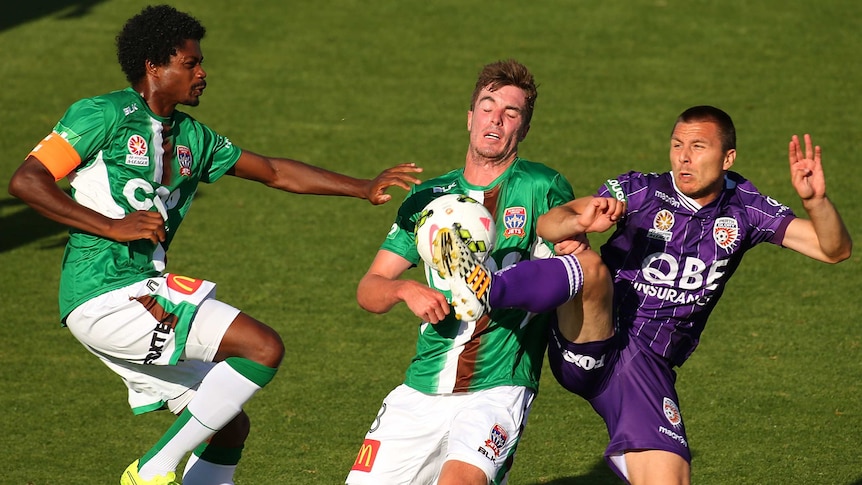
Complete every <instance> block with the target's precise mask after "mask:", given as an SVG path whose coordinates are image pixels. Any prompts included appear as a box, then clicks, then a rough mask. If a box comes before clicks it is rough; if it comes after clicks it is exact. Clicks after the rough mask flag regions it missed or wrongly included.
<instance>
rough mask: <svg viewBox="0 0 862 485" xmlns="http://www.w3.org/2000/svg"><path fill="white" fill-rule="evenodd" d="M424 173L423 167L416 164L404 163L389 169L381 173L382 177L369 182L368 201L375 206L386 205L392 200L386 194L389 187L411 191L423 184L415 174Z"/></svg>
mask: <svg viewBox="0 0 862 485" xmlns="http://www.w3.org/2000/svg"><path fill="white" fill-rule="evenodd" d="M420 172H422V168H421V167H417V166H416V164H415V163H402V164H400V165H396V166H394V167H390V168H387V169H386V170H384V171H382V172H380V175H378V176H377V177H375V178H374V179H372V180H371V181H369V183H368V188H367V189H366V194H367V196H368V197H367V198H368V201H369V202H371V203H372V204H374V205H379V204H384V203H386V202H389V201H390V200H391V199H392V196H391V195H389V194H387V193H386V189H388V188H389V187H392V186H393V185H394V186H398V187H401V188H402V189H404V190H410V186H411V185H413V184H418V183H420V182H421V180H419V179H418V178H416V177H414V176H413V174H414V173H420Z"/></svg>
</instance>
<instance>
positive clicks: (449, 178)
mask: <svg viewBox="0 0 862 485" xmlns="http://www.w3.org/2000/svg"><path fill="white" fill-rule="evenodd" d="M449 193H461V194H466V195H469V196H470V197H472V198H474V199H476V200H477V201H479V202H481V203H482V204H483V205H484V206H485V207H487V208H488V209H489V211H490V212H491V214H493V215H494V216H495V222H496V225H497V240H496V246H495V249H494V251H493V252H492V253H491V255H490V256H491V257H490V258H489V260H487V264H488V265H489V266H490V267H491V269H492V270H493V269H498V268H504V267H507V266H510V265H512V264H515V263H517V262H518V261H521V260H525V259H531V258H536V257H548V256H550V255H551V254H552V251H551V246H550V245H548V244H546V243H544V242H542V241H541V240H540V239H539V238H538V236H537V235H536V221H537V219H538V217H539V216H540V215H542V214H544V213H545V212H547V211H548V210H549V209H550V208H551V207H555V206H557V205H560V204H563V203H565V202H568V201H570V200H572V199H573V198H574V194H573V192H572V187H571V185H570V184H569V182H568V181H567V180H566V179H565V178H564V177H563V176H562V175H560V174H559V173H558V172H556V171H555V170H553V169H551V168H549V167H547V166H545V165H542V164H538V163H534V162H530V161H527V160H523V159H517V160H516V161H515V162H514V163H513V165H512V166H511V167H510V168H509V169H508V170H507V171H506V172H505V173H504V174H502V175H501V176H500V177H499V178H498V179H497V180H495V181H494V182H492V183H491V184H490V185H488V186H487V187H478V186H474V185H471V184H469V183H467V182H466V181H465V180H464V177H463V170H455V171H452V172H449V173H447V174H445V175H442V176H440V177H437V178H434V179H431V180H428V181H426V182H424V183H422V184H421V185H419V186H416V187H414V188H413V190H412V191H411V192H410V193H409V194H408V195H407V198H406V199H405V201H404V202H403V203H402V205H401V207H400V209H399V211H398V214H397V216H396V220H395V223H394V224H393V225H392V227H391V229H390V231H389V234H388V235H387V237H386V240H385V241H384V243H383V245H382V246H381V249H383V250H387V251H391V252H393V253H395V254H398V255H400V256H402V257H404V258H405V259H407V260H408V261H410V262H412V263H414V264H417V265H418V264H420V261H421V260H420V258H419V254H418V252H417V250H416V243H415V237H414V230H415V224H416V221H417V220H418V217H419V214H420V212H421V211H422V209H423V208H424V207H425V206H426V205H427V204H428V202H430V201H431V200H433V199H434V198H436V197H439V196H441V195H444V194H449ZM425 276H426V280H427V281H428V284H429V286H431V287H434V288H437V289H439V290H441V291H442V292H443V293H445V294H447V296H448V294H449V290H448V287H447V286H446V282H445V281H443V280H442V279H440V278H439V276H438V275H437V274H436V272H435V271H433V270H430V269H428V268H426V270H425ZM549 318H550V315H549V314H541V315H535V314H531V313H528V312H524V311H521V310H512V309H502V310H494V311H492V312H491V314H490V315H489V316H486V317H483V318H481V319H479V320H478V321H475V322H464V321H459V320H456V319H455V317H454V313H450V315H449V316H448V317H447V319H446V320H444V321H442V322H440V323H438V324H436V325H430V324H428V323H422V324H421V325H420V326H419V333H418V340H417V345H416V355H415V356H414V357H413V359H412V362H411V364H410V367H409V368H408V369H407V376H406V380H405V384H407V385H408V386H410V387H412V388H414V389H416V390H418V391H421V392H425V393H430V394H441V393H452V392H465V391H476V390H480V389H488V388H492V387H497V386H504V385H518V386H526V387H529V388H532V389H536V390H537V389H538V384H539V377H540V373H541V368H542V359H543V356H544V351H545V345H546V334H547V332H546V331H547V329H546V325H547V323H548V319H549Z"/></svg>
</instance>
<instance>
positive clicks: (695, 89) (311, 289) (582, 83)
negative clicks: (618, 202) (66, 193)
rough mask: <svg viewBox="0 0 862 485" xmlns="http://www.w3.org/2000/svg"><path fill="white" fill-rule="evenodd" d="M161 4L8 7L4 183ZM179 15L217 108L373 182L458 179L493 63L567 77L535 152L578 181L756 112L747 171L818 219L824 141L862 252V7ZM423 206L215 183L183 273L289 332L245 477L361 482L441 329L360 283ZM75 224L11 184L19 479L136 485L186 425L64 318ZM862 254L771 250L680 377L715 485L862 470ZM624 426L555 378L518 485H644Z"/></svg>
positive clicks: (0, 43)
mask: <svg viewBox="0 0 862 485" xmlns="http://www.w3.org/2000/svg"><path fill="white" fill-rule="evenodd" d="M145 4H146V3H144V2H140V1H132V0H117V1H98V0H80V1H65V2H60V1H52V0H37V1H30V2H16V4H15V6H9V7H4V12H3V14H2V16H0V88H2V89H0V123H2V125H3V129H2V130H0V185H2V187H4V188H5V187H6V185H7V183H8V180H9V177H10V176H11V173H12V171H13V170H14V169H15V168H16V167H17V165H18V164H19V163H20V162H21V160H22V159H23V157H24V156H25V155H26V154H27V153H28V152H29V150H30V149H31V148H32V147H33V146H34V145H35V144H36V143H37V142H38V141H39V140H40V139H41V138H42V137H43V136H45V135H46V134H47V133H48V132H49V131H50V129H51V128H52V127H53V126H54V124H55V123H56V121H57V120H58V119H59V118H60V116H61V115H62V114H63V112H64V110H65V109H66V107H67V106H68V105H69V104H70V103H72V102H73V101H75V100H76V99H78V98H81V97H85V96H90V95H95V94H100V93H103V92H106V91H109V90H113V89H118V88H122V87H125V81H124V79H123V76H122V74H121V72H120V69H119V67H118V66H117V64H116V60H115V55H114V47H113V39H114V36H115V35H116V33H117V32H118V30H119V29H120V27H121V25H122V23H123V22H124V21H125V19H126V18H128V17H129V16H131V15H133V14H134V13H136V12H138V11H139V10H140V8H141V7H142V6H144V5H145ZM175 5H176V6H177V7H179V8H181V9H183V10H186V11H189V12H191V13H192V14H194V15H195V16H197V17H198V18H199V19H201V20H202V21H203V23H204V24H205V25H206V27H207V29H208V33H207V37H206V38H205V39H204V42H203V44H202V45H203V50H204V54H205V56H206V62H205V67H206V68H207V71H208V74H209V77H208V79H207V80H208V82H209V87H208V89H207V92H206V94H205V96H204V97H203V98H202V103H201V105H200V106H199V107H197V108H194V109H191V110H190V112H191V113H192V114H193V115H194V116H195V117H197V118H198V119H200V120H202V121H204V122H205V123H207V124H209V125H210V126H212V127H213V128H215V129H216V130H218V131H219V132H221V133H223V134H225V135H227V136H229V137H231V139H232V141H233V142H234V143H235V144H237V145H239V146H241V147H243V148H247V149H250V150H252V151H256V152H260V153H265V154H268V155H283V156H290V157H292V158H297V159H300V160H303V161H306V162H309V163H313V164H317V165H321V166H324V167H327V168H331V169H335V170H339V171H344V172H347V173H350V174H353V175H357V176H365V177H370V176H373V175H375V174H376V173H377V172H378V171H379V170H381V169H383V168H384V167H386V166H389V165H392V164H395V163H400V162H405V161H415V162H417V163H419V164H420V165H422V166H424V167H425V170H426V172H425V173H426V177H431V176H435V175H438V174H440V173H443V172H444V171H447V170H449V169H451V168H454V167H457V166H460V165H461V164H463V160H464V158H463V157H464V152H465V149H466V146H467V133H466V130H465V123H466V110H467V108H468V103H469V96H470V93H471V91H472V87H473V83H474V81H475V76H476V74H477V72H478V70H479V68H480V67H481V66H482V65H483V64H485V63H487V62H490V61H494V60H497V59H501V58H507V57H514V58H517V59H518V60H520V61H522V62H524V63H525V64H526V65H527V66H529V67H530V68H531V69H532V70H533V71H534V73H535V75H536V78H537V80H538V81H539V83H540V96H539V99H538V103H537V107H536V113H535V116H534V118H533V123H532V130H531V132H530V134H529V136H528V137H527V139H526V141H525V142H524V143H523V144H522V149H521V155H523V156H525V157H526V158H529V159H533V160H536V161H542V162H545V163H547V164H548V165H551V166H553V167H555V168H557V169H558V170H560V171H561V172H563V173H564V174H566V175H567V176H568V178H569V179H570V181H571V182H572V184H573V186H574V187H575V191H576V193H578V194H581V195H583V194H587V193H590V192H591V191H593V190H594V189H595V188H596V187H597V186H598V184H599V183H600V182H601V181H602V180H604V179H605V178H607V177H609V176H613V175H616V174H618V173H620V172H623V171H626V170H630V169H638V170H641V171H664V170H666V169H667V167H668V161H667V139H668V135H669V133H670V129H671V126H672V124H673V121H674V119H675V117H676V115H677V114H679V113H680V112H681V111H682V110H684V109H685V108H687V107H689V106H692V105H696V104H713V105H716V106H719V107H721V108H723V109H725V110H726V111H728V112H729V113H730V114H731V116H733V118H734V121H735V122H736V126H737V132H738V135H739V143H738V157H737V159H736V165H735V169H736V170H738V171H740V172H742V173H743V174H744V175H746V176H747V177H748V178H749V179H751V180H752V181H753V182H754V183H755V184H756V185H758V187H759V188H760V189H761V190H762V191H763V192H765V193H768V194H770V195H772V196H774V197H775V198H777V199H778V200H780V201H782V202H784V203H786V204H788V205H790V206H791V207H793V208H794V210H796V211H797V212H802V208H801V204H800V203H799V200H798V199H797V198H796V196H795V193H794V191H793V189H792V187H791V185H790V183H789V175H788V170H787V157H786V151H787V142H788V140H789V139H790V136H791V135H792V134H794V133H796V134H800V135H801V134H802V133H805V132H810V133H811V134H812V136H813V138H814V141H815V143H817V144H820V145H822V146H823V157H824V160H823V163H824V167H825V170H826V176H827V183H828V187H829V195H830V198H831V199H832V200H833V201H834V203H835V204H836V205H837V206H838V207H839V208H840V209H841V211H842V215H843V217H844V218H845V221H846V223H847V225H848V227H849V228H850V231H851V234H852V235H853V237H854V239H855V240H856V241H857V243H858V242H859V241H860V240H862V230H860V227H862V216H860V212H859V210H858V207H857V206H855V204H857V203H859V202H860V201H862V198H860V194H859V186H860V183H859V180H860V179H857V178H856V177H859V176H860V159H862V148H860V143H859V141H860V138H862V137H860V135H862V133H860V117H859V113H860V110H862V99H860V90H859V87H858V85H859V80H860V79H862V63H860V62H859V61H860V55H859V53H860V52H862V38H860V34H859V33H860V32H862V3H859V2H858V1H857V0H823V1H819V2H808V1H800V0H790V1H779V0H763V1H760V2H748V1H740V0H728V1H724V2H713V1H706V0H632V1H625V2H624V1H619V0H617V1H605V2H600V1H594V0H586V1H564V0H548V1H536V2H524V1H512V0H503V1H498V2H476V1H473V0H457V1H456V0H443V1H434V2H426V1H416V0H401V1H392V2H360V1H356V0H331V1H308V0H298V1H294V2H265V1H248V2H230V1H227V0H206V1H205V0H194V1H178V2H176V3H175ZM228 178H229V177H228ZM64 183H65V182H64ZM393 194H394V195H395V199H396V200H400V198H401V196H402V194H401V193H400V192H397V191H393ZM396 208H397V202H395V203H392V204H388V205H386V206H382V207H372V206H370V205H369V204H366V203H364V202H360V201H356V200H348V199H339V198H323V197H310V196H305V197H303V196H296V195H290V194H281V193H274V192H272V191H270V190H268V189H266V188H264V187H262V186H258V185H254V184H251V183H248V182H243V181H239V180H235V179H230V180H222V181H219V182H218V183H217V184H215V185H213V186H206V187H203V188H202V190H201V191H200V193H199V196H198V198H197V199H196V201H195V208H194V209H193V210H192V213H191V214H190V216H189V217H188V218H187V219H186V222H185V223H184V228H183V230H182V231H181V232H180V233H179V235H178V236H177V238H176V240H175V241H174V244H173V246H172V251H171V266H170V267H171V269H172V270H173V271H174V272H179V273H184V274H188V275H193V276H197V277H200V278H206V279H209V280H213V281H216V282H218V283H219V296H220V298H221V299H223V300H225V301H227V302H229V303H232V304H234V305H236V306H238V307H240V308H242V309H244V310H245V311H246V312H248V313H250V314H251V315H254V316H256V317H257V318H259V319H260V320H262V321H265V322H267V323H269V324H271V325H272V326H273V327H274V328H276V329H277V330H278V331H279V332H280V334H281V335H282V336H283V338H284V340H285V342H286V344H287V347H288V354H287V357H286V358H285V361H284V364H283V366H282V369H281V371H280V372H279V374H278V376H277V377H276V379H275V380H274V381H273V383H272V384H271V385H269V386H268V387H267V388H266V389H265V390H264V391H263V392H261V393H259V394H258V395H257V396H256V397H255V398H254V399H253V400H252V401H251V402H250V403H249V405H248V406H247V411H248V413H249V414H250V416H251V418H252V424H253V432H252V435H251V437H250V439H249V442H248V445H247V448H246V453H245V456H244V458H243V462H242V465H241V466H240V468H239V470H238V472H237V476H236V480H237V483H238V484H240V485H254V484H262V485H269V484H306V483H308V484H336V483H340V482H342V481H343V478H344V476H345V475H346V472H347V470H348V469H349V468H350V466H351V464H352V463H353V459H354V457H355V453H356V451H357V449H358V445H359V443H360V442H361V441H362V437H363V435H364V433H365V431H366V429H367V427H368V425H369V424H370V422H371V420H372V418H373V417H374V415H375V413H376V411H377V409H378V406H379V404H380V401H381V400H382V398H383V397H384V395H385V394H386V393H387V392H388V391H389V390H390V389H391V388H393V387H394V386H396V385H397V384H398V383H400V382H401V380H402V378H403V372H404V369H405V368H406V366H407V363H408V362H409V359H410V357H411V356H412V352H413V345H414V342H415V331H416V323H417V322H416V319H415V318H413V317H412V315H411V314H410V313H409V312H408V310H407V309H406V308H405V307H403V306H399V307H397V308H396V309H395V310H394V311H392V312H391V313H389V314H387V315H382V316H378V315H371V314H368V313H365V312H363V311H362V310H361V309H360V308H359V307H358V305H357V304H356V302H355V298H354V291H355V287H356V283H357V281H358V280H359V278H360V277H361V275H362V274H363V273H364V271H365V269H366V268H367V266H368V264H369V263H370V261H371V259H372V257H373V255H374V253H375V251H376V250H377V247H378V246H379V244H380V242H381V241H382V239H383V237H384V235H385V234H386V231H387V229H388V227H389V225H390V224H391V221H392V218H393V215H394V212H395V210H396ZM65 239H66V236H65V229H64V228H63V227H60V226H58V225H56V224H54V223H51V222H49V221H47V220H45V219H43V218H41V217H40V216H38V215H37V214H36V213H34V212H33V211H31V210H29V209H27V208H26V207H25V206H23V205H21V204H20V203H19V202H18V201H16V200H14V199H12V198H11V197H9V196H8V195H7V194H6V191H5V190H3V191H2V193H0V267H2V268H3V273H4V276H3V278H2V279H1V280H0V294H2V296H0V301H2V303H0V310H2V317H3V321H2V324H0V329H2V338H0V383H2V392H0V406H2V409H3V410H4V414H5V416H4V418H3V432H2V433H0V483H2V484H14V485H25V484H32V485H59V484H81V483H116V482H117V479H118V477H119V474H120V472H121V471H122V470H123V469H124V468H125V467H126V466H127V465H128V463H129V462H131V461H132V460H133V459H135V457H137V456H139V455H140V454H141V453H143V452H144V451H146V449H148V448H149V446H150V445H151V444H152V443H154V442H155V441H156V440H157V439H158V437H159V436H160V435H161V433H162V432H163V430H164V429H165V428H166V427H167V426H168V425H169V423H170V422H171V416H169V415H167V414H165V413H161V414H159V413H156V414H151V415H145V416H139V417H134V416H132V414H131V412H130V411H129V409H128V406H127V405H126V402H125V389H124V387H123V385H122V384H121V382H120V381H119V379H117V378H116V377H115V376H114V375H113V374H112V373H111V372H110V371H108V370H107V369H106V368H105V367H103V366H102V365H101V364H100V363H99V362H98V360H97V359H96V358H94V357H93V356H91V355H90V354H89V353H87V352H86V351H85V350H84V349H83V348H82V347H81V346H80V345H79V344H78V343H77V342H76V341H75V340H74V338H73V337H72V336H71V335H70V334H69V333H68V332H67V331H66V330H64V329H62V328H61V327H60V326H59V323H58V321H57V303H56V301H57V299H56V292H57V285H58V277H59V261H60V258H61V256H62V252H63V245H64V243H65ZM599 242H601V237H597V238H595V239H594V243H596V244H597V243H599ZM858 252H859V251H858V250H857V254H856V255H854V256H853V257H852V258H851V259H850V260H849V261H846V262H844V263H842V264H840V265H837V266H826V265H822V264H819V263H816V262H813V261H810V260H807V259H805V258H803V257H802V256H800V255H798V254H794V253H792V252H791V251H784V250H780V249H778V248H775V247H760V248H757V249H755V250H754V251H752V253H751V254H750V255H749V257H748V258H747V262H746V263H744V264H743V265H742V268H741V269H740V271H739V272H738V273H737V276H736V277H735V280H734V281H733V282H732V283H731V284H730V285H729V287H728V290H727V292H726V294H725V298H724V301H723V302H722V303H720V304H719V305H718V308H717V310H716V311H715V313H714V314H713V317H712V320H711V322H710V324H709V325H708V326H707V329H706V331H705V333H704V339H703V343H702V344H701V347H700V349H699V350H698V351H697V352H696V353H695V355H694V357H693V358H692V359H691V360H690V361H689V362H688V363H687V364H686V365H685V366H684V367H682V368H681V369H680V370H679V383H678V389H679V392H680V395H681V406H682V410H683V412H684V414H685V418H686V422H687V428H688V431H689V438H690V443H691V446H692V449H693V453H694V460H693V480H694V483H697V484H806V485H807V484H842V485H851V484H855V485H859V484H862V451H860V449H862V446H860V445H862V398H860V395H862V384H860V383H862V321H861V320H862V307H860V303H859V301H860V296H862V276H860V268H862V265H860V256H859V255H858ZM415 272H416V273H419V271H415ZM414 276H415V277H417V278H418V277H419V275H418V274H417V275H414ZM606 440H607V436H606V433H605V430H604V426H603V425H602V423H601V420H600V419H599V418H598V417H597V416H596V415H595V414H594V413H593V412H592V410H591V409H590V408H589V406H588V405H587V404H586V403H585V402H583V401H581V400H580V399H579V398H577V397H575V396H573V395H570V394H567V393H566V392H565V391H563V390H562V389H561V388H559V386H557V385H556V383H555V382H553V378H552V376H551V375H550V373H549V372H546V373H545V376H544V377H543V384H542V390H541V392H540V396H539V399H538V401H537V403H536V405H535V407H534V409H533V413H532V415H531V418H530V426H529V427H528V428H527V431H526V435H525V438H524V440H523V442H522V445H521V448H520V450H519V454H518V459H517V461H516V464H515V468H514V471H513V473H512V476H511V480H510V483H512V484H513V485H538V484H554V485H575V484H577V485H592V484H599V485H602V484H615V483H619V482H618V480H617V479H616V478H615V477H614V475H613V474H612V473H611V472H610V471H609V470H608V469H607V467H606V466H605V465H604V463H603V461H602V460H601V454H602V451H603V449H604V447H605V445H606Z"/></svg>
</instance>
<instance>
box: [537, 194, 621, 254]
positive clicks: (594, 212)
mask: <svg viewBox="0 0 862 485" xmlns="http://www.w3.org/2000/svg"><path fill="white" fill-rule="evenodd" d="M625 208H626V204H625V202H623V201H620V200H617V199H614V198H611V197H592V196H588V197H580V198H577V199H575V200H573V201H571V202H568V203H566V204H563V205H560V206H557V207H554V208H552V209H551V210H549V211H548V212H547V213H545V214H542V215H541V216H539V220H538V222H537V225H536V232H537V233H538V234H539V236H541V237H542V238H543V239H545V240H547V241H551V242H553V243H558V242H560V241H563V240H565V239H571V238H572V237H575V236H578V235H581V234H585V233H588V232H604V231H607V230H608V229H610V228H611V227H613V225H614V224H616V223H617V221H618V220H619V219H620V217H622V216H623V214H625Z"/></svg>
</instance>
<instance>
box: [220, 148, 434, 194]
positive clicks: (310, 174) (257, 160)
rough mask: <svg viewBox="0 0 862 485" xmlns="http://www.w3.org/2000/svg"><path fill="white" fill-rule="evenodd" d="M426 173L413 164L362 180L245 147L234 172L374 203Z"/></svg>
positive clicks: (268, 182)
mask: <svg viewBox="0 0 862 485" xmlns="http://www.w3.org/2000/svg"><path fill="white" fill-rule="evenodd" d="M419 172H422V169H421V168H420V167H417V166H416V165H415V164H413V163H402V164H400V165H396V166H394V167H390V168H387V169H386V170H384V171H382V172H381V173H380V174H379V175H377V176H376V177H375V178H373V179H359V178H354V177H351V176H348V175H344V174H340V173H337V172H332V171H330V170H326V169H324V168H320V167H316V166H314V165H309V164H307V163H303V162H300V161H298V160H291V159H287V158H272V157H265V156H263V155H258V154H256V153H253V152H249V151H247V150H243V152H242V155H241V156H240V157H239V160H237V162H236V164H235V165H234V166H233V168H232V169H231V170H230V172H228V173H229V174H231V175H234V176H237V177H240V178H244V179H248V180H254V181H257V182H261V183H263V184H266V185H267V186H269V187H273V188H276V189H280V190H284V191H287V192H293V193H297V194H316V195H340V196H347V197H356V198H359V199H367V200H368V201H369V202H371V203H372V204H374V205H377V204H383V203H385V202H388V201H389V200H390V199H391V198H392V196H391V195H389V194H387V193H386V189H388V188H389V187H392V186H397V187H401V188H403V189H405V190H409V189H410V185H411V184H418V183H420V180H419V179H418V178H416V177H415V176H413V174H414V173H419Z"/></svg>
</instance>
